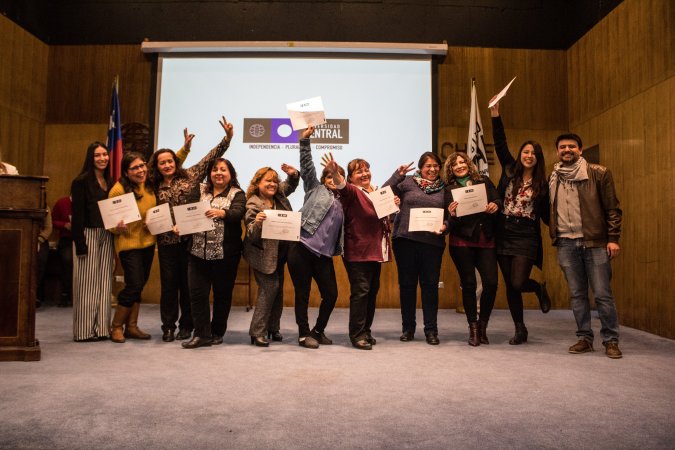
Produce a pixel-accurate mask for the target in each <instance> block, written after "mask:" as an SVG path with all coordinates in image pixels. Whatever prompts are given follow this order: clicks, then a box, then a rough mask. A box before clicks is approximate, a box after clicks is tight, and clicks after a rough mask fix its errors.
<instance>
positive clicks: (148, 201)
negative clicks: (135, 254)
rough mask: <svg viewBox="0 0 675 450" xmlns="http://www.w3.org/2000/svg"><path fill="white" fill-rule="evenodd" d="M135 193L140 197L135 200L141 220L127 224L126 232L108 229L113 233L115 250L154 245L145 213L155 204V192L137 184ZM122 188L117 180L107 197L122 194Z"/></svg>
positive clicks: (153, 238) (135, 248)
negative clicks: (147, 226)
mask: <svg viewBox="0 0 675 450" xmlns="http://www.w3.org/2000/svg"><path fill="white" fill-rule="evenodd" d="M135 192H136V194H139V195H141V196H142V197H141V198H140V199H138V200H136V204H137V205H138V211H139V212H140V213H141V220H137V221H136V222H132V223H129V224H127V228H128V230H127V232H126V233H120V232H119V231H117V229H116V228H112V229H110V230H109V231H110V232H112V233H113V234H114V235H115V252H117V253H119V252H123V251H127V250H139V249H143V248H146V247H151V246H153V245H155V236H153V235H152V234H150V231H148V229H147V228H146V227H145V213H146V212H147V211H148V210H149V209H150V208H154V207H155V206H157V200H156V199H155V194H154V193H153V192H152V191H151V190H146V189H145V186H144V185H141V186H139V187H138V188H137V189H136V190H135ZM124 194H125V192H124V188H123V187H122V185H121V184H120V183H119V182H117V183H115V185H114V186H113V187H112V189H110V193H109V194H108V198H113V197H117V196H119V195H124Z"/></svg>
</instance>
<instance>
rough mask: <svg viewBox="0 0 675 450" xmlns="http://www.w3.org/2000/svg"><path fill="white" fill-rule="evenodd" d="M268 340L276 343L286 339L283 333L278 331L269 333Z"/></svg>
mask: <svg viewBox="0 0 675 450" xmlns="http://www.w3.org/2000/svg"><path fill="white" fill-rule="evenodd" d="M267 338H268V339H272V340H273V341H276V342H281V341H282V340H283V339H284V337H283V336H282V335H281V332H280V331H278V330H277V331H269V332H268V333H267Z"/></svg>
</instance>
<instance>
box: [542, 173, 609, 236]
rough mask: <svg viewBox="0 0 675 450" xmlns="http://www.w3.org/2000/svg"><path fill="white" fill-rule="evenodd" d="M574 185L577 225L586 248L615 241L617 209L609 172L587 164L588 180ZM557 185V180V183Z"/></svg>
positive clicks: (554, 223) (554, 225)
mask: <svg viewBox="0 0 675 450" xmlns="http://www.w3.org/2000/svg"><path fill="white" fill-rule="evenodd" d="M577 184H578V192H579V204H580V207H581V226H582V231H583V233H584V245H585V246H586V247H605V246H606V245H607V243H608V242H614V243H617V244H618V243H619V237H620V235H621V214H622V212H621V209H620V208H619V199H618V198H616V192H615V190H614V179H613V178H612V173H611V172H610V171H609V169H607V168H606V167H603V166H600V165H598V164H591V163H588V180H584V181H580V182H578V183H577ZM559 185H560V184H559V183H558V186H559ZM558 186H555V187H554V188H553V191H552V192H551V219H550V222H549V233H550V235H551V240H552V241H553V245H556V243H557V240H558V237H557V235H556V231H557V229H558V213H557V209H558V208H557V202H558Z"/></svg>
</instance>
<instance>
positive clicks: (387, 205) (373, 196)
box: [368, 186, 400, 219]
mask: <svg viewBox="0 0 675 450" xmlns="http://www.w3.org/2000/svg"><path fill="white" fill-rule="evenodd" d="M368 195H369V196H370V201H371V202H373V206H374V207H375V212H376V213H377V218H378V219H381V218H383V217H387V216H388V215H390V214H395V213H397V212H399V211H400V210H399V209H398V206H396V203H394V197H395V196H394V191H392V190H391V188H390V187H389V186H385V187H383V188H382V189H378V190H376V191H373V192H371V193H369V194H368Z"/></svg>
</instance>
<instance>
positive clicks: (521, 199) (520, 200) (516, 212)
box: [502, 180, 536, 220]
mask: <svg viewBox="0 0 675 450" xmlns="http://www.w3.org/2000/svg"><path fill="white" fill-rule="evenodd" d="M504 197H505V198H504V210H503V211H502V213H503V214H504V215H507V216H513V217H526V218H528V219H532V220H535V218H536V216H535V214H534V198H533V197H532V180H528V181H525V182H523V185H522V186H521V187H520V189H518V193H517V194H516V196H515V198H514V197H513V180H511V181H509V184H508V186H507V187H506V195H505V196H504Z"/></svg>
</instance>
